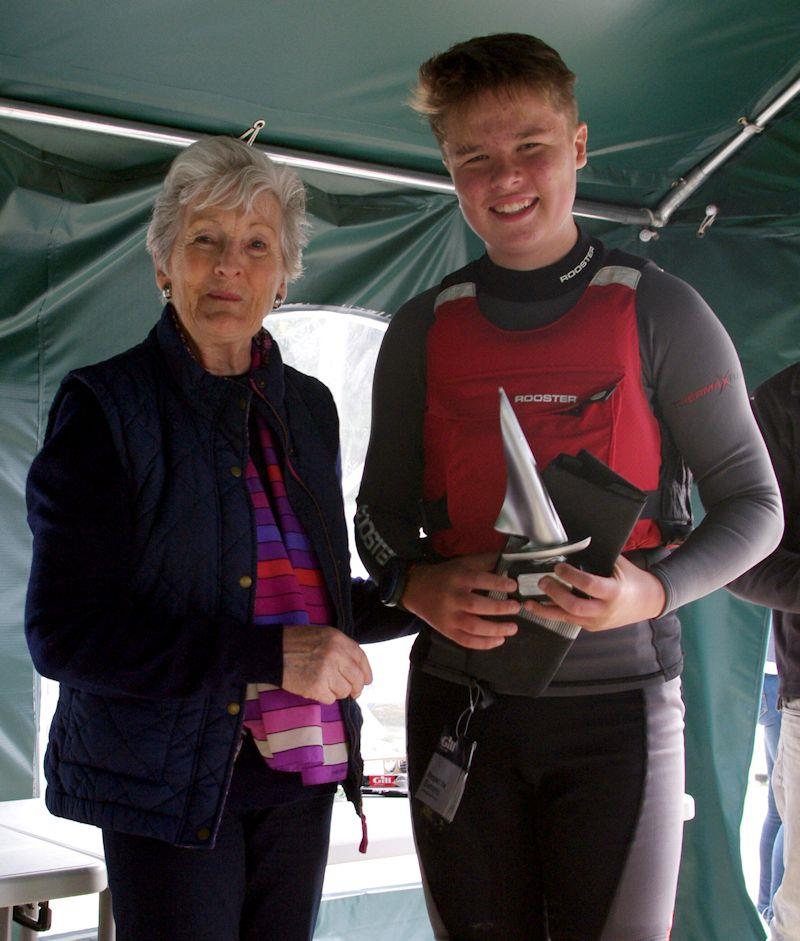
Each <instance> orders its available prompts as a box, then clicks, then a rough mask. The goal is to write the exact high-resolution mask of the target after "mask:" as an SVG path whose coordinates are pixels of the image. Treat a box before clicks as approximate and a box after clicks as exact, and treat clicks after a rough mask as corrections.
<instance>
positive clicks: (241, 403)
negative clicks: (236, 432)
mask: <svg viewBox="0 0 800 941" xmlns="http://www.w3.org/2000/svg"><path fill="white" fill-rule="evenodd" d="M239 408H240V409H241V410H242V411H244V410H245V409H246V408H247V399H245V398H241V399H239Z"/></svg>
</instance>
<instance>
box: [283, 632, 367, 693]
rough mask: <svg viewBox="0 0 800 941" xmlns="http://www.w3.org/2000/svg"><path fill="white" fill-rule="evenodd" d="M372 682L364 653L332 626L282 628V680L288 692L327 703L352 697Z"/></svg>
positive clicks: (351, 640)
mask: <svg viewBox="0 0 800 941" xmlns="http://www.w3.org/2000/svg"><path fill="white" fill-rule="evenodd" d="M371 682H372V669H371V668H370V665H369V660H367V655H366V654H365V653H364V651H363V650H362V649H361V648H360V647H359V646H358V644H357V643H356V642H355V641H354V640H353V639H352V638H351V637H348V636H347V635H346V634H343V633H342V632H341V631H337V630H336V628H333V627H307V626H300V625H298V626H294V625H287V626H285V627H284V628H283V683H282V684H281V685H282V688H283V689H285V690H286V691H287V692H289V693H296V694H297V695H298V696H305V698H306V699H316V700H317V701H318V702H322V703H326V704H328V705H329V704H330V703H332V702H335V701H336V700H337V699H347V697H348V696H349V697H352V698H353V699H356V698H357V697H358V696H360V695H361V691H362V690H363V689H364V687H365V686H366V685H367V684H369V683H371Z"/></svg>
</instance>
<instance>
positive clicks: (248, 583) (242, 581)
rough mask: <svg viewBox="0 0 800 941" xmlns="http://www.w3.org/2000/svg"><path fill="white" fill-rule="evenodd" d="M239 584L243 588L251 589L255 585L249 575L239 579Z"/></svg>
mask: <svg viewBox="0 0 800 941" xmlns="http://www.w3.org/2000/svg"><path fill="white" fill-rule="evenodd" d="M239 584H240V585H241V586H242V588H249V587H250V586H251V585H252V584H253V579H252V578H250V576H249V575H242V577H241V578H240V579H239Z"/></svg>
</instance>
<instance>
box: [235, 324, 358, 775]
mask: <svg viewBox="0 0 800 941" xmlns="http://www.w3.org/2000/svg"><path fill="white" fill-rule="evenodd" d="M263 336H265V341H264V345H263V346H261V347H260V346H259V344H258V343H255V344H254V365H258V364H259V363H260V362H261V360H262V357H264V358H265V357H266V355H268V350H269V345H268V344H269V335H268V334H264V335H263ZM256 422H257V427H258V439H259V440H258V442H257V443H256V446H258V447H260V448H261V451H262V453H263V455H264V463H265V465H266V470H267V485H268V487H269V492H267V491H266V490H265V487H264V482H262V480H261V477H260V475H259V473H258V470H257V469H256V466H255V464H254V463H253V460H252V458H250V459H249V460H248V463H247V471H246V482H247V487H248V490H249V492H250V499H251V500H252V502H253V509H254V511H255V519H256V539H257V543H258V575H257V580H256V601H255V610H254V618H253V621H254V624H256V625H258V626H260V627H262V628H265V627H268V625H273V624H274V625H276V626H278V625H284V624H315V625H325V624H332V623H333V607H332V605H331V601H330V598H329V596H328V591H327V588H326V586H325V582H324V580H323V578H322V572H321V571H320V567H319V561H318V559H317V556H316V553H315V552H314V549H313V547H312V546H311V543H310V542H309V540H308V537H307V536H306V534H305V532H304V530H303V527H302V525H301V523H300V521H299V520H298V518H297V516H296V515H295V513H294V511H293V510H292V507H291V506H290V505H289V501H288V499H287V497H286V488H285V486H284V481H283V475H282V473H281V468H280V464H279V461H278V456H277V453H276V450H275V445H274V442H273V440H272V435H271V433H270V431H269V428H268V427H267V425H266V424H265V423H264V422H263V421H262V420H261V418H260V416H258V415H257V416H256ZM244 724H245V727H246V728H248V729H249V730H250V732H251V733H252V735H253V738H254V740H255V743H256V746H257V748H258V750H259V752H261V755H262V756H263V757H264V760H265V761H266V762H267V764H268V765H269V766H270V767H271V768H274V769H275V770H277V771H299V772H300V774H301V776H302V780H303V784H323V783H326V782H330V781H342V780H344V778H345V777H346V775H347V734H346V732H345V729H344V723H343V721H342V711H341V707H340V706H339V703H338V702H334V703H332V704H331V705H325V704H324V703H320V702H316V701H315V700H312V699H305V698H303V697H302V696H297V695H296V694H294V693H290V692H287V691H286V690H284V689H281V688H280V687H277V686H272V685H271V684H269V683H248V685H247V691H246V694H245V713H244Z"/></svg>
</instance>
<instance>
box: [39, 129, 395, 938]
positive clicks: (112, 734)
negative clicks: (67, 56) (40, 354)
mask: <svg viewBox="0 0 800 941" xmlns="http://www.w3.org/2000/svg"><path fill="white" fill-rule="evenodd" d="M304 211H305V210H304V191H303V186H302V183H301V182H300V180H299V179H298V177H297V176H296V174H294V173H293V172H292V171H290V170H288V169H286V168H282V167H278V166H276V165H274V164H273V163H272V162H271V161H270V160H269V159H268V158H267V157H266V156H264V155H263V154H262V153H260V152H259V151H257V150H255V149H253V148H250V147H247V146H246V145H244V144H242V143H241V142H239V141H236V140H232V139H226V138H209V139H206V140H202V141H200V142H198V143H196V144H194V145H192V146H191V147H189V148H188V149H187V150H186V151H184V152H183V153H182V154H181V155H180V156H178V158H177V159H176V160H175V161H174V163H173V165H172V167H171V168H170V171H169V173H168V175H167V177H166V179H165V181H164V186H163V189H162V191H161V193H160V194H159V196H158V198H157V200H156V204H155V209H154V212H153V218H152V221H151V224H150V228H149V230H148V238H147V244H148V248H149V250H150V252H151V254H152V256H153V261H154V265H155V270H156V282H157V284H158V287H159V288H160V289H161V291H162V294H163V296H164V299H165V301H166V305H165V307H164V310H163V313H162V316H161V319H160V321H159V322H158V324H157V325H156V326H155V327H154V328H153V330H152V331H151V333H150V334H149V336H148V337H147V338H146V339H145V340H144V342H143V343H141V344H139V345H138V346H136V347H134V348H132V349H130V350H128V351H126V352H124V353H122V354H120V355H119V356H116V357H114V358H113V359H110V360H108V361H106V362H103V363H98V364H95V365H93V366H89V367H86V368H83V369H79V370H76V371H74V372H72V373H70V374H69V375H68V376H67V377H66V378H65V380H64V382H63V384H62V386H61V388H60V390H59V392H58V394H57V396H56V399H55V402H54V404H53V407H52V410H51V414H50V420H49V425H48V430H47V435H46V440H45V444H44V447H43V448H42V450H41V452H40V453H39V455H38V456H37V458H36V459H35V461H34V463H33V466H32V468H31V472H30V475H29V480H28V510H29V521H30V525H31V529H32V530H33V535H34V553H33V564H32V569H31V578H30V584H29V589H28V604H27V612H26V633H27V637H28V642H29V645H30V649H31V654H32V657H33V660H34V663H35V665H36V667H37V669H38V670H39V671H40V672H41V673H42V674H44V675H45V676H49V677H52V678H53V679H56V680H58V681H59V682H60V684H61V685H60V696H59V704H58V708H57V710H56V714H55V716H54V719H53V724H52V728H51V732H50V743H49V747H48V751H47V756H46V760H45V770H46V775H47V781H48V786H47V794H46V800H47V805H48V807H49V808H50V810H51V811H52V812H53V813H54V814H57V815H60V816H65V817H69V818H72V819H75V820H81V821H84V822H87V823H92V824H95V825H97V826H99V827H102V829H103V838H104V844H105V849H106V860H107V864H108V871H109V883H110V886H111V891H112V898H113V905H114V914H115V918H116V921H117V930H118V937H119V938H120V941H127V939H130V941H144V939H147V941H159V939H165V941H166V939H171V941H176V939H187V941H188V939H191V941H203V939H208V941H226V939H237V938H241V939H255V938H258V939H259V941H264V939H267V938H280V939H281V941H291V939H310V938H311V936H312V934H313V927H314V921H315V918H316V913H317V909H318V906H319V898H320V894H321V887H322V879H323V873H324V868H325V860H326V856H327V846H328V834H329V828H330V816H331V806H332V801H333V793H334V791H335V790H336V787H337V784H338V782H341V783H342V784H343V785H344V788H345V791H346V793H347V794H348V796H349V797H350V799H351V800H352V801H353V802H354V803H355V805H356V809H357V810H358V811H359V813H360V810H361V808H360V798H359V790H358V789H359V784H360V780H361V762H360V757H359V734H358V730H359V727H360V716H359V712H358V707H357V706H356V704H355V702H354V700H355V698H356V697H357V696H358V695H359V693H360V692H361V690H362V687H363V686H364V684H365V683H368V682H369V681H370V679H371V674H370V667H369V663H368V661H367V658H366V656H365V655H364V653H363V652H362V650H361V648H360V647H359V645H358V643H357V640H380V639H385V638H386V637H388V636H393V635H396V634H398V633H402V632H404V631H406V630H408V629H409V628H410V618H409V617H408V616H407V615H404V614H402V613H398V612H396V611H389V610H388V609H386V608H383V607H382V606H381V604H380V600H379V598H378V597H377V593H376V590H375V586H374V585H373V584H372V583H361V582H352V583H351V580H350V573H349V556H348V549H347V535H346V530H345V522H344V513H343V508H342V498H341V490H340V485H339V480H338V471H337V467H338V424H337V416H336V410H335V407H334V404H333V401H332V398H331V396H330V393H329V392H328V390H327V389H326V388H325V387H324V386H323V385H322V384H321V383H319V382H317V381H316V380H314V379H311V378H310V377H308V376H305V375H303V374H302V373H298V372H297V371H296V370H294V369H292V368H291V367H288V366H284V365H283V363H282V361H281V357H280V353H279V351H278V348H277V346H276V344H275V343H274V342H273V340H272V338H271V337H270V335H269V333H267V332H266V331H265V330H264V329H263V327H262V320H263V318H264V316H265V315H266V314H267V313H268V312H269V311H270V310H272V309H273V308H277V307H278V306H280V303H281V302H282V300H283V298H284V297H285V295H286V287H287V284H288V283H289V282H290V281H291V280H292V279H293V278H295V277H297V275H298V274H299V273H300V270H301V252H302V248H303V245H304V243H305V234H304V228H305V215H304Z"/></svg>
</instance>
